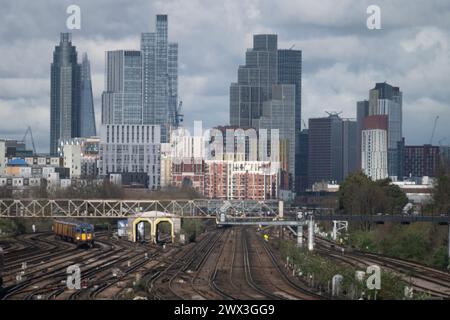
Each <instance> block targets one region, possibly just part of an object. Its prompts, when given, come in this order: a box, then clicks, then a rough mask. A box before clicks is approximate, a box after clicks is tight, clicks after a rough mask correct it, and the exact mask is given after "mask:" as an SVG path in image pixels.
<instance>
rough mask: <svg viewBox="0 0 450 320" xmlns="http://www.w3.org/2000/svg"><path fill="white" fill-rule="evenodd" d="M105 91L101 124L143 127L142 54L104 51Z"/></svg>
mask: <svg viewBox="0 0 450 320" xmlns="http://www.w3.org/2000/svg"><path fill="white" fill-rule="evenodd" d="M105 78H106V80H105V85H106V88H105V91H104V92H103V94H102V123H103V124H124V125H129V124H130V125H131V124H133V125H138V124H142V64H141V52H140V51H132V50H117V51H108V52H106V74H105Z"/></svg>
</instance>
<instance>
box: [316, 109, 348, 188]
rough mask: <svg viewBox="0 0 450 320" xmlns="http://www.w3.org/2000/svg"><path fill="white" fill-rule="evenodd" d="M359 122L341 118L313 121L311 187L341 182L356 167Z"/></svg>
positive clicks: (335, 116)
mask: <svg viewBox="0 0 450 320" xmlns="http://www.w3.org/2000/svg"><path fill="white" fill-rule="evenodd" d="M356 129H357V127H356V122H355V121H351V120H347V119H345V120H343V119H341V118H340V117H339V116H338V115H337V114H330V115H329V116H328V117H324V118H312V119H309V139H308V182H309V183H308V184H309V186H311V185H313V184H314V183H315V182H322V181H327V182H337V183H339V182H341V181H342V180H343V179H344V178H345V177H346V176H347V175H348V174H349V173H351V172H353V171H355V170H356V169H357V166H356Z"/></svg>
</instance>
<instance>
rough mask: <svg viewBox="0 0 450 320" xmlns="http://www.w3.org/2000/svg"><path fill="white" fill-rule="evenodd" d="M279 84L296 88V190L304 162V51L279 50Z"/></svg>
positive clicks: (300, 187)
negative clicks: (301, 138) (302, 138)
mask: <svg viewBox="0 0 450 320" xmlns="http://www.w3.org/2000/svg"><path fill="white" fill-rule="evenodd" d="M277 60H278V83H280V84H293V85H294V86H295V177H296V178H295V181H296V186H295V190H297V191H299V190H301V189H302V188H303V187H302V186H301V185H300V182H301V179H300V178H299V177H300V176H301V175H302V168H301V165H302V161H301V157H302V156H305V155H302V154H301V150H302V149H301V146H300V135H301V131H302V118H301V114H302V51H301V50H292V49H279V50H278V59H277Z"/></svg>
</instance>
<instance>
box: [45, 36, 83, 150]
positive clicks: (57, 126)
mask: <svg viewBox="0 0 450 320" xmlns="http://www.w3.org/2000/svg"><path fill="white" fill-rule="evenodd" d="M50 83H51V84H50V86H51V88H50V153H51V154H52V155H57V154H58V140H60V139H70V138H74V137H79V136H80V100H81V99H80V97H81V65H79V64H78V62H77V50H76V47H75V46H73V45H72V37H71V34H70V33H61V40H60V43H59V45H58V46H56V47H55V50H54V52H53V63H52V64H51V80H50Z"/></svg>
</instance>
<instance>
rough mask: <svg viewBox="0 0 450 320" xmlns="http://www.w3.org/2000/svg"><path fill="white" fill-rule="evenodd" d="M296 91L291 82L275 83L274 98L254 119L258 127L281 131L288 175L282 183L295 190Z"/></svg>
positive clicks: (282, 162) (281, 151)
mask: <svg viewBox="0 0 450 320" xmlns="http://www.w3.org/2000/svg"><path fill="white" fill-rule="evenodd" d="M295 91H296V88H295V86H294V85H291V84H287V85H273V86H272V99H270V100H268V101H265V102H264V103H263V109H262V114H261V117H260V118H259V119H258V120H254V121H253V123H254V126H255V127H256V128H258V129H267V130H268V131H269V132H271V131H272V130H274V129H275V130H278V132H279V139H280V143H279V150H278V152H279V159H280V166H281V169H282V170H283V171H284V172H286V175H287V181H285V182H282V184H281V188H282V189H283V190H294V185H295V160H296V159H295V154H296V150H295V147H296V131H295V120H296V119H295V114H296V112H295V111H296V110H295V108H296V105H295ZM273 151H274V150H272V152H273Z"/></svg>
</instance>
